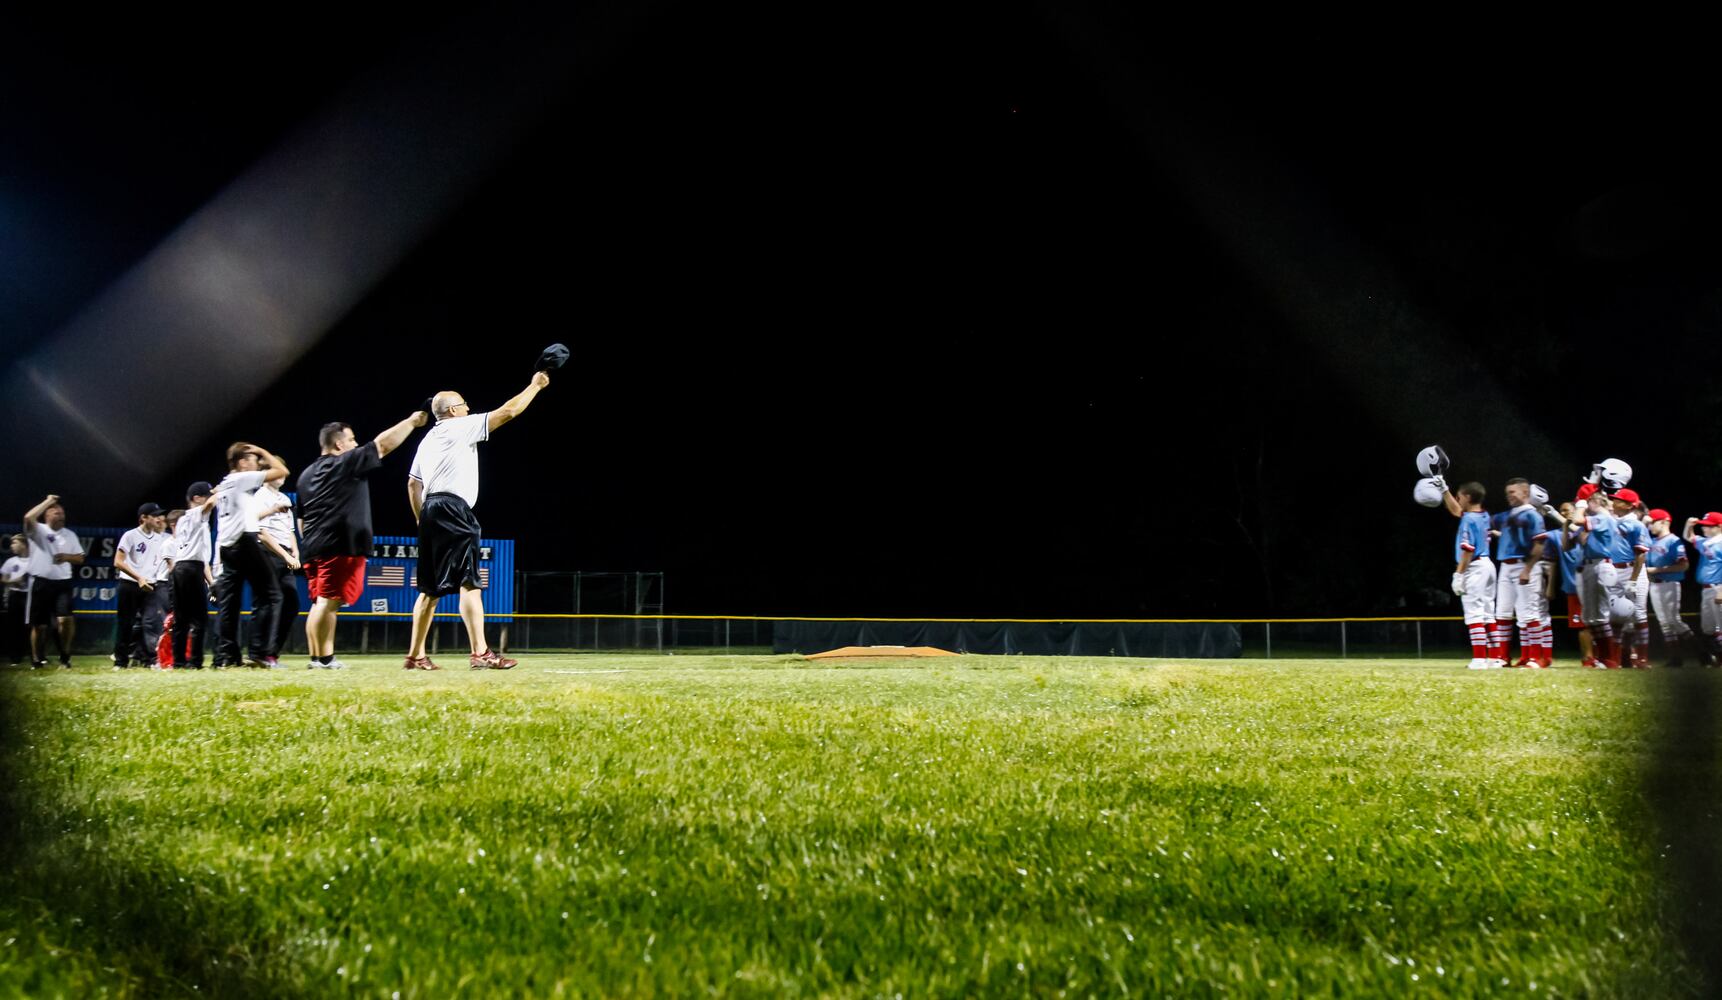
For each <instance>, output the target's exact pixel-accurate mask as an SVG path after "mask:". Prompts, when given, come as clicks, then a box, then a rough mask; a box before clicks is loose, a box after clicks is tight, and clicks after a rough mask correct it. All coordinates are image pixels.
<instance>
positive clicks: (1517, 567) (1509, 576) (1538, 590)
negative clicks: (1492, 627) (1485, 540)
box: [1495, 562, 1549, 629]
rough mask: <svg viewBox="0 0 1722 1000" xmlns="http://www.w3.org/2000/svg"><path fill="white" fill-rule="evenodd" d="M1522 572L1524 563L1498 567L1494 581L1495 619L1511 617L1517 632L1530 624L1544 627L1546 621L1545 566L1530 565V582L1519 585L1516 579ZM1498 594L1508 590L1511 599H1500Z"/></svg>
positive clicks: (1540, 564)
mask: <svg viewBox="0 0 1722 1000" xmlns="http://www.w3.org/2000/svg"><path fill="white" fill-rule="evenodd" d="M1524 571H1525V564H1524V563H1510V564H1508V565H1506V566H1502V567H1501V578H1500V579H1498V580H1496V581H1495V592H1496V597H1495V617H1496V618H1515V619H1516V620H1517V621H1518V623H1519V628H1521V629H1522V628H1524V627H1525V626H1526V625H1529V624H1530V623H1531V622H1543V623H1545V624H1546V623H1547V622H1548V620H1549V597H1548V594H1547V593H1546V592H1545V591H1546V588H1547V587H1548V583H1549V564H1548V563H1546V562H1539V563H1536V564H1534V565H1532V566H1531V578H1530V580H1529V581H1528V582H1525V583H1520V582H1519V577H1520V576H1521V575H1522V574H1523V573H1524ZM1501 591H1510V592H1511V593H1512V596H1511V597H1509V598H1506V599H1505V600H1503V599H1502V598H1501V597H1500V592H1501Z"/></svg>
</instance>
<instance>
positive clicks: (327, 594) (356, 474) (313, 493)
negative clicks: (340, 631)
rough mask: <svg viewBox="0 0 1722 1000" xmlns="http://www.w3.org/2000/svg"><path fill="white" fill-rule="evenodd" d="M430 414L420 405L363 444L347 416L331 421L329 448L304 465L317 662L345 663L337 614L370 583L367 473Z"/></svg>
mask: <svg viewBox="0 0 1722 1000" xmlns="http://www.w3.org/2000/svg"><path fill="white" fill-rule="evenodd" d="M429 419H430V418H429V415H428V414H426V413H425V412H424V411H423V410H419V411H417V412H415V413H414V414H413V415H412V416H410V417H408V418H406V419H405V420H403V421H401V422H400V423H398V424H396V425H394V426H393V427H390V428H389V429H388V430H386V431H384V432H383V433H381V434H379V435H377V439H376V440H375V441H371V442H369V443H368V444H364V445H361V444H359V443H358V440H357V439H356V438H354V437H353V429H352V428H351V427H348V426H347V425H346V424H343V423H339V422H336V423H330V424H324V425H323V429H322V430H321V431H319V432H318V434H317V443H318V445H319V446H320V447H321V448H322V454H321V455H320V456H319V457H318V458H317V460H316V461H314V462H312V463H311V464H310V465H308V466H306V467H305V471H304V472H301V473H299V535H300V538H301V540H302V544H301V546H300V554H301V558H302V559H303V561H304V565H305V582H306V589H307V591H308V592H309V593H310V597H311V610H310V611H309V612H308V613H307V614H306V616H305V644H306V646H307V647H309V648H310V650H311V662H310V664H309V666H310V667H314V668H320V669H324V670H338V669H340V668H341V667H343V666H345V664H343V663H342V662H341V661H340V660H337V659H335V620H336V616H337V615H338V614H339V613H340V610H341V605H343V604H352V603H353V602H354V601H357V600H358V599H359V595H360V594H361V593H363V592H364V590H365V557H366V556H367V555H369V554H370V552H371V485H370V483H369V482H368V481H367V477H369V476H370V474H371V473H373V472H375V471H377V469H379V468H381V467H382V464H383V459H384V458H385V457H386V456H387V455H388V454H389V452H391V451H394V450H395V449H396V448H399V447H400V446H401V444H402V442H404V441H406V439H407V437H408V435H410V434H412V432H413V429H414V428H417V427H423V426H424V425H425V423H426V421H427V420H429Z"/></svg>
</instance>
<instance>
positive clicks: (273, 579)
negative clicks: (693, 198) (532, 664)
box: [0, 349, 566, 670]
mask: <svg viewBox="0 0 1722 1000" xmlns="http://www.w3.org/2000/svg"><path fill="white" fill-rule="evenodd" d="M565 353H566V349H564V356H565ZM549 384H550V378H549V376H548V375H547V374H545V373H544V372H543V371H539V372H537V373H536V374H534V375H533V377H532V381H531V383H529V384H528V385H527V386H526V388H525V389H524V390H522V391H521V392H520V393H519V394H517V395H516V396H515V397H514V398H512V399H510V400H509V401H508V402H506V403H504V404H502V405H501V406H499V407H497V408H496V409H494V410H491V411H490V412H488V413H472V412H471V411H470V409H469V407H468V406H467V404H466V401H465V400H464V399H463V398H461V396H460V394H459V393H457V392H452V391H447V392H439V393H437V394H436V395H435V396H432V397H431V398H429V399H427V400H426V401H425V404H424V407H423V408H422V409H421V410H419V411H417V412H415V413H413V414H412V415H411V416H409V417H407V418H406V419H404V420H402V421H400V422H399V423H397V424H395V425H394V426H392V427H390V428H389V429H388V430H386V431H384V432H383V433H381V434H379V435H377V437H376V438H375V439H374V440H372V441H369V442H367V443H365V444H363V445H361V444H359V443H358V440H357V439H356V438H355V437H354V435H353V431H352V428H351V427H349V426H348V425H346V424H344V423H340V422H334V423H329V424H325V425H324V426H323V427H322V429H321V430H320V431H319V432H318V445H319V447H320V449H321V451H320V454H319V455H318V457H317V459H316V460H315V461H313V462H311V463H310V464H309V465H308V466H307V467H306V468H305V469H304V470H303V471H301V472H300V473H299V477H298V480H297V490H298V506H297V509H295V507H294V505H293V503H291V502H290V501H289V499H288V497H287V495H286V494H284V493H282V492H281V486H282V485H283V484H284V483H285V482H286V480H287V478H288V475H289V472H290V470H289V468H288V466H287V464H286V463H285V462H284V461H282V459H281V458H280V456H278V455H276V454H274V453H272V452H270V451H268V450H267V449H265V448H263V447H261V446H259V445H255V444H251V443H249V442H245V441H240V442H235V443H234V444H233V445H231V446H230V447H229V448H228V449H227V470H228V471H227V475H226V476H225V477H223V478H222V479H221V481H220V482H217V483H214V484H213V485H212V484H211V483H209V482H196V483H193V484H191V486H190V487H189V488H187V490H186V497H185V507H183V508H180V509H175V510H171V511H169V510H163V509H162V508H161V507H160V506H159V505H157V504H155V503H146V504H144V505H143V506H141V507H139V508H138V524H137V527H136V528H133V529H131V530H129V531H127V532H126V533H125V534H124V535H123V536H122V537H121V538H120V540H119V542H118V543H117V545H116V547H115V550H114V575H115V578H116V581H117V582H116V585H115V586H116V590H117V594H116V597H117V600H118V605H119V606H118V613H117V616H116V625H115V630H114V646H113V654H112V659H113V663H114V666H115V667H116V668H122V667H132V666H135V667H154V668H156V669H162V670H167V669H175V668H179V669H185V668H189V669H201V668H202V667H203V666H204V633H205V628H206V625H207V622H208V617H209V605H210V602H211V600H212V599H213V600H214V602H215V604H216V624H215V636H216V642H215V652H214V657H213V659H212V663H211V665H212V666H215V667H224V666H248V667H260V668H271V669H279V668H280V667H281V666H282V664H281V659H280V658H281V651H282V650H283V649H284V648H285V646H286V643H287V640H288V638H289V634H290V630H291V628H292V627H293V625H294V624H295V623H296V622H297V620H298V615H299V598H298V590H297V587H296V586H295V581H294V579H293V578H294V575H295V574H296V573H298V572H300V571H303V572H304V574H305V577H306V592H307V594H308V595H309V597H310V600H311V607H310V608H309V610H308V612H307V614H306V618H305V641H306V647H307V649H308V650H309V655H310V662H309V663H308V664H307V666H309V667H312V668H322V669H331V670H334V669H340V668H341V667H342V666H344V664H342V663H341V661H340V660H339V659H338V658H337V657H336V656H335V625H336V621H337V616H338V614H339V612H340V609H341V607H342V606H343V605H347V604H352V603H354V602H355V601H357V600H358V599H359V595H360V594H361V593H362V592H363V590H364V586H365V559H366V557H367V556H368V555H369V554H370V551H371V542H372V530H371V497H370V484H369V479H370V476H371V475H372V474H373V473H375V472H376V471H377V470H378V469H380V468H381V467H382V462H383V459H384V458H386V457H387V456H388V455H389V453H390V452H392V451H394V450H395V449H397V448H399V447H400V446H401V445H402V444H403V443H405V441H406V439H407V438H408V437H409V436H410V435H411V434H412V432H413V431H414V430H415V429H417V428H419V427H423V426H425V425H426V424H427V423H429V422H430V421H431V420H432V419H434V420H435V426H434V427H432V428H431V430H430V431H429V432H428V433H427V434H426V435H425V436H424V438H423V440H421V441H420V442H419V446H418V450H417V452H416V453H415V454H414V456H413V462H412V468H411V471H410V472H409V473H408V477H407V499H408V502H409V504H410V505H411V507H412V511H413V517H414V518H415V520H417V521H418V524H419V548H418V552H419V561H418V590H419V596H418V600H417V602H416V603H415V604H414V606H413V631H412V645H411V648H410V649H409V651H408V653H407V657H406V662H405V663H404V664H403V666H405V667H406V669H409V670H436V669H438V667H437V665H436V664H435V663H433V662H432V661H431V659H430V657H429V656H428V655H426V649H425V647H426V641H427V639H428V637H429V633H430V626H431V621H432V619H433V616H434V614H435V610H436V603H437V600H438V599H439V598H441V597H443V596H445V595H449V594H457V593H458V594H459V595H460V602H459V603H460V616H461V619H462V621H463V622H464V623H465V625H466V630H467V637H468V640H469V642H470V644H471V647H472V648H471V653H470V656H469V660H468V662H469V665H470V666H471V667H472V668H473V669H474V670H480V669H487V670H506V669H508V668H510V667H513V666H515V664H516V661H515V660H512V659H509V658H507V657H504V656H502V655H501V654H500V653H498V652H496V651H495V650H492V649H491V648H490V646H489V644H488V643H487V642H486V641H485V635H484V605H483V596H482V592H481V590H480V584H479V573H478V553H479V539H480V534H481V529H480V526H479V523H478V519H477V517H476V516H475V515H474V514H473V512H472V508H473V506H474V505H476V504H477V503H478V445H479V444H480V443H482V442H484V441H487V440H489V438H490V434H491V432H492V431H494V430H495V429H496V428H498V427H500V426H502V425H503V424H506V423H508V422H509V421H510V420H513V419H514V418H515V417H517V416H519V415H520V414H521V413H522V412H524V411H525V410H526V408H527V407H528V406H529V405H530V404H531V402H532V400H533V399H534V398H535V397H536V396H537V394H538V392H539V391H540V390H541V389H543V388H544V387H545V386H547V385H549ZM295 515H297V516H295ZM11 548H12V553H13V556H12V558H11V559H8V560H7V561H6V562H5V563H4V566H3V567H0V579H3V581H4V585H5V587H6V589H7V593H6V598H7V629H6V631H7V642H8V643H15V645H13V648H12V649H10V650H8V653H9V654H10V658H11V660H12V662H13V664H14V665H18V664H19V662H20V654H21V653H22V649H20V648H18V647H19V646H21V645H22V643H21V641H19V640H21V638H22V632H23V631H24V629H26V628H27V629H28V632H29V642H28V645H29V653H30V662H31V664H32V666H35V667H46V666H47V665H48V660H47V650H48V646H49V645H50V644H52V645H53V646H54V648H55V650H56V651H57V652H58V654H59V658H60V665H61V666H64V667H70V666H71V665H72V657H71V651H72V640H73V638H74V634H75V629H76V623H75V620H74V618H73V615H72V596H73V585H74V581H73V579H72V577H73V571H74V569H75V567H77V566H81V565H82V564H83V562H84V548H83V543H82V541H81V540H80V539H79V538H78V536H77V535H76V534H75V533H73V532H72V531H71V530H70V529H69V528H67V527H66V507H65V504H64V503H63V502H62V501H61V499H60V497H59V496H57V495H55V494H49V495H48V496H46V497H44V498H43V499H42V501H41V502H40V503H38V504H36V505H35V506H34V507H32V508H30V510H29V511H28V512H26V513H25V514H24V531H23V533H22V534H19V535H16V536H14V537H13V538H12V539H11ZM247 587H249V588H250V592H251V614H250V624H249V626H248V627H247V628H246V629H245V632H246V640H247V642H246V647H245V649H244V650H243V651H242V650H241V645H240V619H241V616H242V611H241V609H242V605H243V598H244V594H245V590H246V588H247Z"/></svg>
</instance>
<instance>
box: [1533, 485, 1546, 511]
mask: <svg viewBox="0 0 1722 1000" xmlns="http://www.w3.org/2000/svg"><path fill="white" fill-rule="evenodd" d="M1548 502H1549V491H1548V490H1545V489H1543V488H1542V487H1541V486H1538V485H1537V484H1536V483H1532V484H1531V503H1533V504H1535V505H1536V506H1538V507H1546V506H1548Z"/></svg>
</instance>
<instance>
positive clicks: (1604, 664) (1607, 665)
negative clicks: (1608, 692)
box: [1596, 660, 1620, 670]
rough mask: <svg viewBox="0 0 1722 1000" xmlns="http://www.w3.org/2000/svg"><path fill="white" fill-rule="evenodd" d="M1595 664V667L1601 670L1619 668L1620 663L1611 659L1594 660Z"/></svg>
mask: <svg viewBox="0 0 1722 1000" xmlns="http://www.w3.org/2000/svg"><path fill="white" fill-rule="evenodd" d="M1596 665H1597V667H1599V668H1600V669H1603V670H1619V669H1620V664H1618V663H1616V662H1614V661H1613V660H1598V661H1596Z"/></svg>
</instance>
